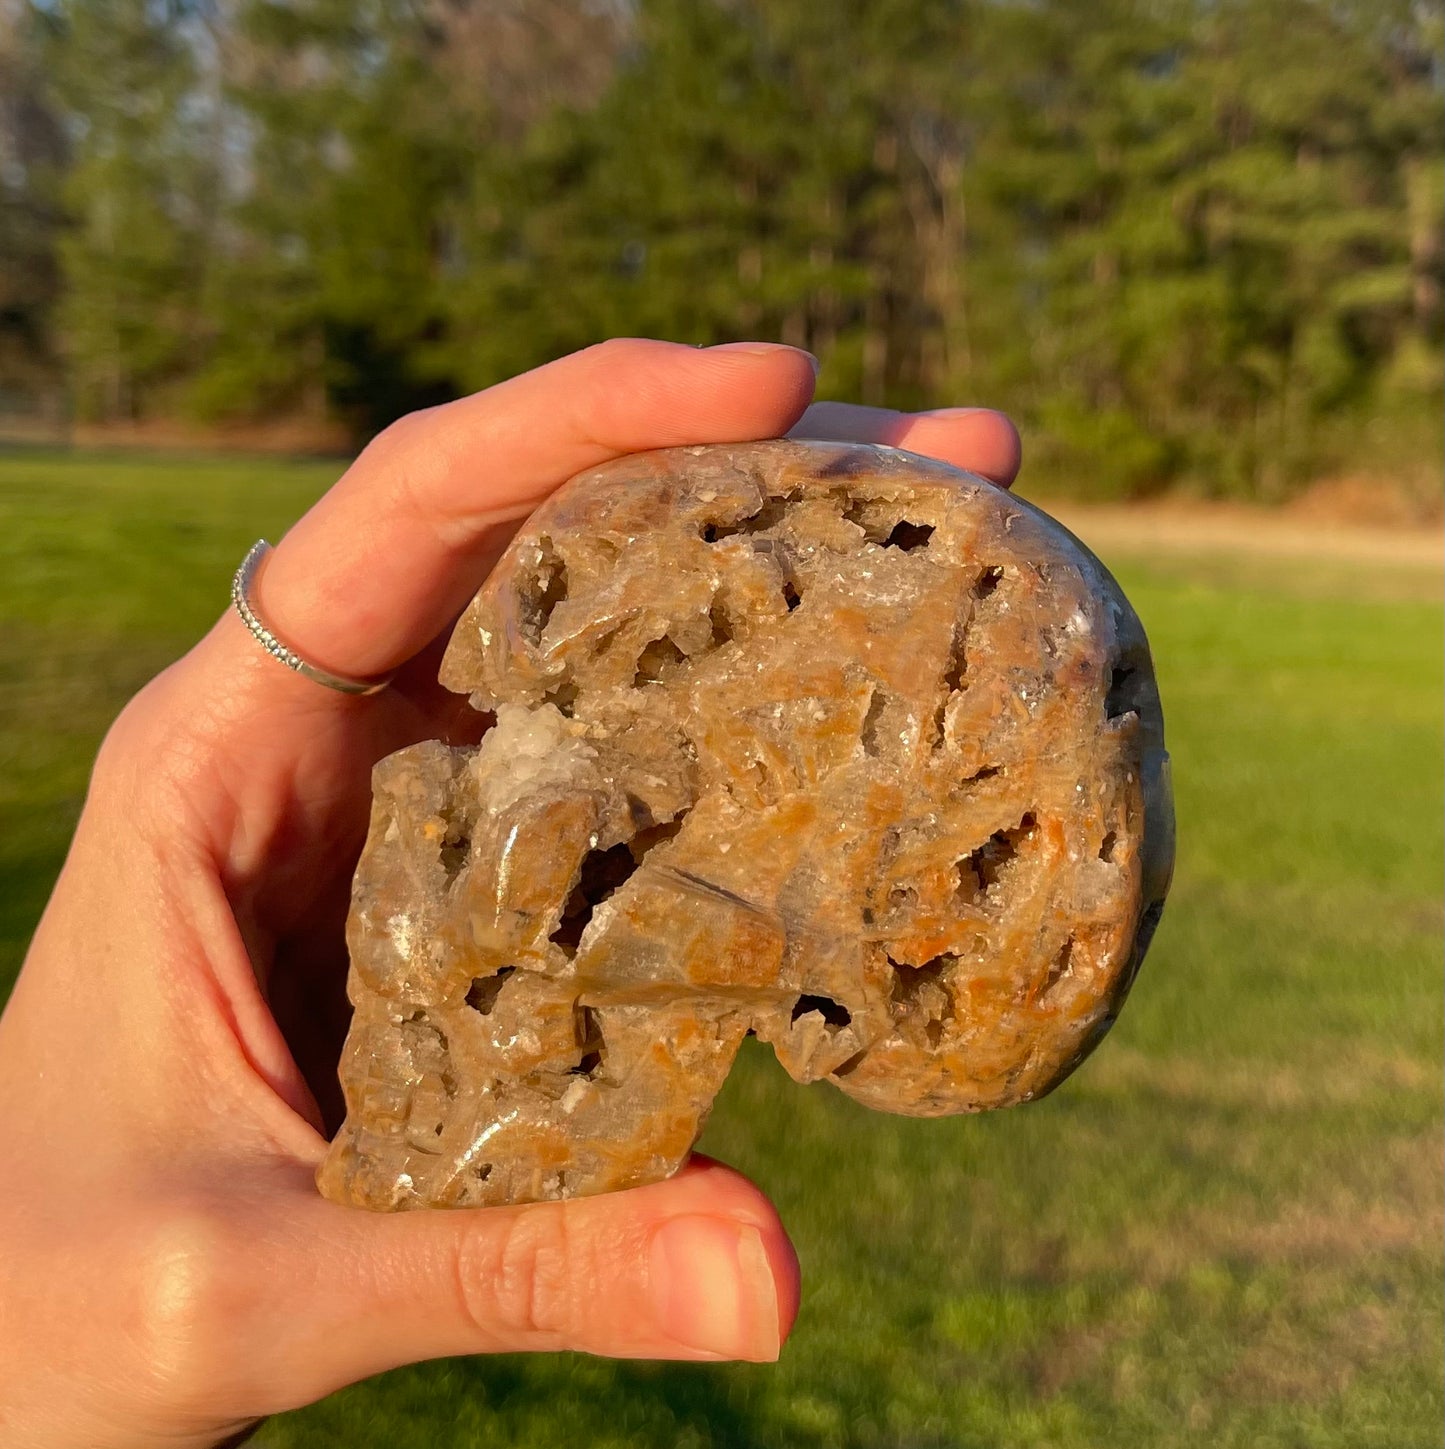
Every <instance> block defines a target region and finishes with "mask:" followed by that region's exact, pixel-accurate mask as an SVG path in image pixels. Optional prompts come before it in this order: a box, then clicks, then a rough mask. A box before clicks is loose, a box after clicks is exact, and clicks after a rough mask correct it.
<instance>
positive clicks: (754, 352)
mask: <svg viewBox="0 0 1445 1449" xmlns="http://www.w3.org/2000/svg"><path fill="white" fill-rule="evenodd" d="M707 350H708V351H709V352H744V353H746V354H747V355H748V356H749V357H770V356H771V355H772V354H773V353H775V352H796V353H798V354H799V355H800V356H802V357H806V358H807V359H808V361H809V362H810V363H811V364H812V368H813V376H814V377H817V375H818V369H819V367H821V366H822V364H821V363H820V362H819V361H818V359H817V358H816V357H814V356H813V354H812V353H811V352H809V351H807V349H806V348H802V347H790V346H789V345H788V344H787V343H786V342H719V343H718V344H717V345H716V346H714V347H709V348H708V349H707Z"/></svg>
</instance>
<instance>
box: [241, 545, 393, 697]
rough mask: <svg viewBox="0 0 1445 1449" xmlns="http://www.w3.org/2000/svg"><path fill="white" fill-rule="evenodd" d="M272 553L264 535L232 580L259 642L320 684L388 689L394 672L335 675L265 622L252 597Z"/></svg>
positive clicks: (358, 690)
mask: <svg viewBox="0 0 1445 1449" xmlns="http://www.w3.org/2000/svg"><path fill="white" fill-rule="evenodd" d="M270 552H271V545H270V544H269V543H267V542H266V540H265V539H264V538H258V539H257V540H256V542H255V543H253V544H252V545H251V551H250V553H248V554H247V555H246V557H245V558H243V559H242V560H241V567H240V568H238V569H237V570H236V576H235V577H234V578H233V579H232V580H231V602H232V603H233V604H234V605H235V606H236V612H237V613H238V614H239V615H240V616H241V621H242V623H244V624H245V626H246V627H247V628H248V629H249V630H250V631H251V633H252V634H253V635H254V636H255V638H256V642H257V643H258V644H260V646H261V647H262V648H263V649H264V650H265V651H266V652H267V653H268V654H269V655H270V656H271V657H272V658H273V659H279V660H280V661H281V663H282V664H284V665H285V666H286V667H287V669H294V670H295V671H296V673H297V674H304V675H305V676H306V678H307V679H310V680H312V681H313V682H314V683H316V684H324V685H325V686H326V687H327V689H335V690H339V691H340V692H341V693H342V694H355V695H367V694H376V693H378V692H379V691H381V690H383V689H385V688H386V686H387V685H388V684H390V683H391V675H389V674H388V675H387V676H386V678H385V679H347V678H346V677H345V675H341V674H332V673H331V671H330V670H329V669H322V668H320V667H319V666H318V665H315V664H311V663H309V662H308V661H307V660H305V659H303V658H302V657H301V656H300V655H299V654H298V653H297V652H296V651H295V650H294V649H291V648H288V647H287V646H286V645H285V644H283V643H282V642H281V641H280V640H279V639H278V638H277V637H276V636H275V635H274V634H273V633H272V632H271V631H270V630H269V629H268V628H267V627H266V626H265V624H263V623H262V622H261V616H260V615H259V614H257V612H256V605H255V604H254V603H253V602H252V599H251V585H252V584H253V583H254V582H255V580H256V574H257V573H258V572H259V570H260V568H261V563H262V561H263V560H264V559H265V557H266V555H267V554H268V553H270Z"/></svg>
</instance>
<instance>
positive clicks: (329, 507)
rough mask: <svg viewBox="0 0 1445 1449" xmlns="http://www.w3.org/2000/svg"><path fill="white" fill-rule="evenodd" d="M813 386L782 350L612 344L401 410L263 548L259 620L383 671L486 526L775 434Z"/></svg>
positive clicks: (475, 566)
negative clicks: (635, 457)
mask: <svg viewBox="0 0 1445 1449" xmlns="http://www.w3.org/2000/svg"><path fill="white" fill-rule="evenodd" d="M814 377H815V365H814V363H813V359H812V358H811V357H810V356H809V355H808V354H807V353H806V352H801V351H799V350H798V349H796V348H792V347H784V346H780V345H776V344H771V343H761V342H757V343H754V342H742V343H727V344H724V345H723V346H721V347H710V348H706V349H701V350H699V349H697V348H694V347H687V346H684V345H682V344H679V343H671V342H654V341H650V340H645V339H640V338H627V339H620V340H614V341H611V342H604V343H601V344H599V345H598V346H596V347H590V348H588V349H586V350H585V351H583V352H578V353H573V354H572V355H571V356H569V357H564V358H562V359H560V360H559V361H557V362H553V363H549V364H548V365H547V366H545V367H540V368H537V369H536V370H535V371H532V372H528V373H523V374H522V375H521V376H519V377H514V378H511V379H509V380H508V381H506V382H503V383H499V384H498V385H497V386H496V387H492V388H488V389H487V390H486V391H485V392H481V393H476V394H474V395H473V396H471V397H466V398H463V399H461V400H460V401H459V402H454V403H447V404H444V405H443V406H441V407H437V408H431V409H428V410H427V411H425V412H420V413H413V414H411V415H409V416H408V417H405V418H403V419H401V421H400V422H398V423H395V424H393V425H392V426H391V427H390V428H388V429H387V430H386V431H385V432H383V433H382V434H381V435H380V436H378V437H377V438H376V439H375V440H374V441H373V442H372V443H371V444H370V446H368V447H367V449H366V450H365V451H364V452H363V453H362V454H361V456H360V457H359V458H358V459H357V460H356V462H355V463H354V464H353V465H352V466H351V468H350V469H348V470H347V472H346V474H345V475H344V476H343V477H342V478H341V480H340V482H338V483H337V484H336V486H335V487H333V488H332V489H331V491H330V492H328V493H327V494H326V495H325V496H324V497H323V498H322V499H321V500H320V501H319V502H318V503H317V504H316V505H315V506H314V507H313V508H312V509H311V510H310V512H308V513H307V514H306V515H305V517H304V518H302V519H301V521H300V522H299V523H297V524H296V526H295V527H294V528H293V529H291V531H290V532H289V533H287V534H286V536H285V538H283V539H282V540H281V542H280V543H279V544H278V545H277V547H276V549H275V550H274V552H273V553H272V555H271V557H270V558H269V560H268V561H267V565H266V569H265V572H264V574H263V576H262V579H261V581H260V582H259V584H258V586H257V587H258V590H259V593H260V601H261V605H262V612H263V614H264V617H265V619H266V622H267V624H268V625H269V626H270V627H271V629H272V631H273V632H274V633H275V634H276V635H277V636H278V637H279V638H280V639H282V640H283V641H284V642H285V643H287V644H289V645H290V646H291V647H292V648H293V649H295V650H296V651H297V652H298V653H300V654H301V655H303V657H305V658H307V659H309V660H311V661H312V662H313V663H315V664H318V665H320V666H321V667H322V668H324V669H328V670H330V671H331V672H333V673H335V674H342V675H352V676H361V677H366V676H370V675H377V674H383V673H386V672H387V671H389V670H391V669H394V668H395V667H396V666H397V665H398V664H400V663H402V662H403V661H404V660H406V659H409V658H410V657H411V656H412V655H413V654H415V653H416V652H417V651H418V650H419V649H421V648H423V647H424V646H425V645H426V644H427V643H428V642H429V641H430V640H431V639H432V638H433V637H434V636H435V635H436V634H437V633H438V632H439V631H440V630H441V629H442V628H443V627H444V626H445V625H446V624H447V622H448V621H449V620H450V619H451V618H452V617H453V616H454V615H455V614H456V613H457V611H458V610H459V609H460V608H461V607H462V605H463V604H465V602H466V601H467V599H468V598H470V597H471V595H472V594H473V593H474V592H475V590H476V588H477V585H478V584H479V583H480V582H481V579H480V577H479V572H480V566H481V564H482V561H483V560H484V558H485V554H486V550H487V547H488V535H489V534H491V533H492V532H493V530H494V529H495V528H496V527H497V526H498V525H500V524H505V523H507V522H509V521H513V520H516V519H518V518H521V517H524V516H525V515H526V514H527V513H529V512H531V510H532V509H533V508H534V507H535V506H536V505H537V503H538V502H540V501H541V499H542V498H543V497H545V496H546V495H547V494H548V493H549V492H550V491H551V490H552V489H553V488H555V487H556V486H557V485H558V484H560V483H562V482H564V481H565V480H566V479H567V478H570V477H571V476H572V475H573V474H574V473H576V472H578V471H580V470H581V469H583V468H587V467H591V466H592V465H594V464H596V463H600V462H603V461H605V460H606V459H608V458H612V457H616V456H618V455H620V454H623V453H631V452H639V451H641V450H643V449H647V448H663V447H671V446H674V445H678V444H686V443H713V442H749V441H752V440H754V439H759V438H771V437H777V436H778V435H779V434H781V433H784V432H786V431H787V429H788V428H789V427H790V426H791V425H792V424H793V423H794V422H795V421H796V420H797V418H798V416H799V415H800V414H801V413H802V411H803V409H804V408H805V407H806V406H807V404H808V401H809V399H810V398H811V396H812V392H813V381H814ZM236 639H237V642H238V644H239V645H241V646H242V647H248V646H249V640H248V637H247V636H246V635H245V633H244V632H243V631H242V630H240V629H239V628H238V629H237V630H236ZM338 698H340V696H338Z"/></svg>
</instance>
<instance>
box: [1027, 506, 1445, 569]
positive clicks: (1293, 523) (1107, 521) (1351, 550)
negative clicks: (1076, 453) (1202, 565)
mask: <svg viewBox="0 0 1445 1449" xmlns="http://www.w3.org/2000/svg"><path fill="white" fill-rule="evenodd" d="M1041 501H1042V500H1041ZM1043 506H1044V507H1045V508H1047V509H1048V511H1049V512H1050V513H1052V514H1053V515H1054V516H1055V517H1056V518H1057V519H1058V520H1059V521H1060V522H1061V523H1063V524H1064V525H1065V526H1066V527H1068V528H1070V529H1072V530H1073V531H1074V532H1075V533H1077V534H1078V535H1079V537H1080V538H1082V539H1083V540H1084V542H1085V543H1087V544H1089V545H1090V546H1091V547H1093V548H1096V549H1098V550H1100V551H1102V552H1108V553H1154V552H1170V553H1201V554H1204V553H1212V554H1241V553H1244V554H1254V555H1266V556H1268V555H1272V556H1275V557H1289V558H1310V559H1330V560H1338V561H1341V562H1354V563H1384V564H1390V565H1392V566H1395V567H1400V568H1410V569H1426V570H1430V571H1433V572H1436V573H1440V572H1445V538H1442V534H1441V531H1440V529H1438V528H1429V527H1421V528H1383V527H1378V526H1369V525H1357V524H1341V523H1326V522H1320V521H1317V520H1314V519H1302V518H1298V517H1295V516H1293V515H1291V514H1289V513H1285V512H1265V511H1264V510H1262V509H1253V508H1244V507H1238V506H1234V505H1230V504H1204V503H1167V504H1153V503H1151V504H1134V505H1130V506H1128V507H1124V506H1119V505H1102V504H1085V503H1066V502H1061V501H1058V502H1056V501H1043Z"/></svg>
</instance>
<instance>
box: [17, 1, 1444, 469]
mask: <svg viewBox="0 0 1445 1449" xmlns="http://www.w3.org/2000/svg"><path fill="white" fill-rule="evenodd" d="M1442 16H1445V4H1442V0H1089V3H1087V4H1085V3H1080V0H829V3H827V4H821V3H819V0H0V389H8V390H9V391H10V392H12V393H14V392H17V391H23V390H25V389H26V388H43V387H45V386H62V387H63V388H64V390H65V392H66V395H67V397H68V398H69V400H70V405H71V407H72V408H73V410H74V412H75V414H76V415H77V416H79V417H82V418H87V419H96V420H102V421H104V420H133V419H145V418H153V417H178V416H181V417H193V418H202V419H262V418H274V417H277V416H289V417H299V418H303V419H306V418H310V419H315V420H318V421H324V420H330V421H333V422H334V421H335V420H337V419H341V420H343V421H344V422H345V423H346V424H347V425H348V426H349V427H350V428H351V429H352V430H353V431H354V433H355V434H356V435H358V436H360V435H364V434H365V433H367V432H368V431H369V430H371V429H374V428H375V427H377V426H379V425H380V424H382V423H384V422H385V421H387V420H388V419H389V418H391V417H393V416H395V415H397V414H398V413H400V412H403V411H406V410H408V409H410V408H412V407H415V406H418V405H421V404H425V403H429V402H433V401H436V400H439V399H443V398H446V397H450V396H453V395H456V394H457V393H460V392H463V391H467V390H470V389H473V388H477V387H481V386H484V385H486V384H488V383H490V382H493V381H495V380H496V379H498V378H501V377H503V376H506V375H508V374H510V373H513V372H516V371H518V370H520V369H522V368H526V367H529V366H532V365H534V364H536V363H539V362H541V361H544V360H545V359H547V358H549V357H553V356H555V355H557V354H559V353H562V352H565V351H568V350H571V349H573V348H576V347H580V346H583V345H585V344H587V343H589V342H592V341H594V340H596V339H598V338H601V337H604V336H607V335H609V334H617V333H634V334H636V333H640V334H651V335H657V336H664V337H671V338H676V339H679V340H684V341H690V342H699V343H707V342H714V341H721V340H724V339H728V338H734V337H740V336H749V337H765V338H777V339H781V340H783V341H786V342H792V343H796V344H799V345H802V346H807V347H811V348H812V349H813V350H815V351H816V352H818V353H819V354H820V355H821V356H822V358H823V360H824V365H825V372H824V377H823V388H824V390H825V391H827V392H828V393H829V394H830V395H833V396H841V397H851V398H855V399H858V400H861V401H864V402H870V403H883V404H891V405H897V406H901V407H918V406H928V405H942V404H949V403H955V402H962V401H981V402H988V403H991V404H996V405H999V406H1003V407H1007V408H1009V409H1010V410H1012V411H1013V412H1014V413H1015V414H1016V415H1017V416H1018V417H1020V419H1021V420H1022V421H1024V423H1025V424H1026V426H1027V427H1028V428H1029V430H1030V433H1031V438H1030V442H1031V461H1030V472H1031V474H1032V475H1034V476H1039V475H1045V476H1052V477H1054V478H1056V479H1058V480H1064V481H1067V480H1072V481H1073V482H1074V483H1075V484H1076V485H1078V486H1081V487H1085V488H1092V489H1096V490H1106V491H1113V492H1119V493H1136V492H1141V491H1146V490H1149V489H1153V488H1158V487H1163V486H1166V485H1169V484H1171V483H1176V482H1182V483H1185V484H1187V485H1190V486H1194V487H1197V488H1201V489H1203V490H1206V491H1211V492H1218V493H1233V494H1241V495H1255V496H1264V497H1270V496H1279V495H1280V494H1282V493H1283V492H1285V491H1287V490H1288V489H1289V488H1290V487H1291V486H1294V485H1296V484H1298V483H1299V482H1300V481H1302V480H1306V479H1308V478H1310V477H1312V476H1315V475H1316V474H1318V473H1319V472H1321V471H1322V470H1329V469H1337V468H1353V467H1363V466H1368V465H1371V464H1372V463H1380V462H1381V461H1382V459H1383V461H1384V462H1385V463H1386V464H1388V463H1389V462H1390V461H1391V459H1390V457H1389V456H1388V455H1389V452H1390V449H1391V448H1397V449H1398V448H1406V449H1415V450H1416V456H1423V455H1425V454H1428V455H1429V456H1430V459H1431V465H1432V466H1433V463H1434V456H1433V455H1434V453H1435V451H1436V447H1437V441H1438V419H1439V408H1440V385H1441V348H1442V286H1441V283H1442V209H1445V166H1442V157H1445V125H1442V122H1445V105H1442V98H1445V65H1442V58H1441V44H1442V37H1445V22H1442Z"/></svg>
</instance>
